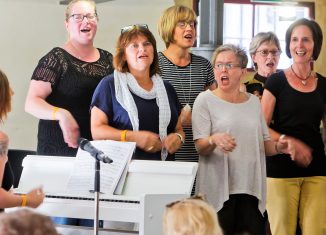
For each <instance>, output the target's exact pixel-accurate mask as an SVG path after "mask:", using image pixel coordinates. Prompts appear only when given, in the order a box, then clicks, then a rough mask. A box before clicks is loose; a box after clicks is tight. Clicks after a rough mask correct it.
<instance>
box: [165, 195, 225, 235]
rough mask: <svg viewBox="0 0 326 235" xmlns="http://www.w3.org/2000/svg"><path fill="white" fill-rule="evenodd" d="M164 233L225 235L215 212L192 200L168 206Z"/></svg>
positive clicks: (170, 234)
mask: <svg viewBox="0 0 326 235" xmlns="http://www.w3.org/2000/svg"><path fill="white" fill-rule="evenodd" d="M163 231H164V235H223V233H222V230H221V228H220V226H219V224H218V220H217V215H216V212H215V210H214V209H213V208H212V207H211V206H210V205H208V204H207V203H206V202H205V201H203V200H199V199H191V198H189V199H185V200H182V201H179V202H175V203H172V204H170V205H167V208H166V210H165V213H164V218H163Z"/></svg>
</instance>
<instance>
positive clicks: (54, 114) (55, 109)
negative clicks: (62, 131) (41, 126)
mask: <svg viewBox="0 0 326 235" xmlns="http://www.w3.org/2000/svg"><path fill="white" fill-rule="evenodd" d="M59 109H60V108H59V107H56V106H53V111H52V120H57V117H56V114H57V112H58V111H59Z"/></svg>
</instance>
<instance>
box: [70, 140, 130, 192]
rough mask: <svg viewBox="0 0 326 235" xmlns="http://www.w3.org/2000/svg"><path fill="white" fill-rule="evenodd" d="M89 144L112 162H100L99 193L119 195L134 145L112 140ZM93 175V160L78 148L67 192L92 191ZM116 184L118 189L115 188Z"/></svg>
mask: <svg viewBox="0 0 326 235" xmlns="http://www.w3.org/2000/svg"><path fill="white" fill-rule="evenodd" d="M91 143H92V145H93V146H94V147H95V148H98V149H99V150H101V151H102V152H104V153H105V154H106V155H107V156H109V157H110V158H111V159H112V160H113V163H111V164H106V163H103V162H101V171H100V176H101V179H100V190H101V192H102V193H105V194H113V193H118V194H119V193H121V190H122V188H123V184H124V181H125V177H126V174H125V173H124V172H126V171H127V166H128V163H129V162H130V160H131V157H132V155H133V152H134V150H135V147H136V143H134V142H120V141H113V140H96V141H91ZM94 175H95V159H94V158H93V157H92V156H91V155H90V154H89V153H88V152H86V151H84V150H82V149H80V148H79V149H78V151H77V155H76V161H75V165H74V169H73V171H72V174H71V176H70V178H69V180H68V185H67V191H68V192H89V191H90V190H94ZM118 183H119V187H117V186H118ZM116 188H118V190H116Z"/></svg>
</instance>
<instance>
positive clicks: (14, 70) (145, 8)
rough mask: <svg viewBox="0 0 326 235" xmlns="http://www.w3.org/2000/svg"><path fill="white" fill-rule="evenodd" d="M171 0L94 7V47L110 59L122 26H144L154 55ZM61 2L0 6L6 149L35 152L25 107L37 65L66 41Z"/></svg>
mask: <svg viewBox="0 0 326 235" xmlns="http://www.w3.org/2000/svg"><path fill="white" fill-rule="evenodd" d="M173 4H174V1H173V0H115V1H112V2H107V3H100V4H97V8H98V13H99V18H100V22H99V28H98V32H97V35H96V39H95V46H96V47H100V48H103V49H106V50H108V51H110V52H111V53H112V54H114V47H115V43H116V40H117V38H118V36H119V34H120V29H121V27H123V26H126V25H130V24H135V23H147V24H148V26H149V28H150V29H151V31H152V32H153V33H154V35H155V37H156V39H157V42H158V49H159V50H163V49H164V44H163V42H162V40H161V39H160V37H159V35H158V34H157V27H156V25H157V21H158V19H159V16H160V15H161V13H162V11H163V10H164V9H165V8H167V7H169V6H171V5H173ZM65 7H66V6H62V5H59V0H0V22H1V36H0V68H1V69H2V70H3V71H4V72H5V73H6V74H7V76H8V78H9V81H10V84H11V87H12V88H13V90H14V92H15V94H14V96H13V110H12V112H11V113H10V114H9V116H8V119H7V120H6V121H5V124H4V125H3V126H0V129H2V130H4V131H5V132H6V133H7V134H8V135H9V138H10V148H19V149H32V150H35V149H36V136H37V122H38V120H37V119H36V118H34V117H33V116H31V115H29V114H27V113H25V111H24V102H25V97H26V93H27V89H28V85H29V81H30V77H31V75H32V73H33V70H34V68H35V66H36V65H37V62H38V60H39V59H40V58H41V57H42V56H43V55H45V54H46V53H47V52H48V51H50V50H51V49H52V48H53V47H55V46H61V45H62V44H63V43H64V42H65V40H66V39H67V35H66V31H65V28H64V24H63V23H64V10H65Z"/></svg>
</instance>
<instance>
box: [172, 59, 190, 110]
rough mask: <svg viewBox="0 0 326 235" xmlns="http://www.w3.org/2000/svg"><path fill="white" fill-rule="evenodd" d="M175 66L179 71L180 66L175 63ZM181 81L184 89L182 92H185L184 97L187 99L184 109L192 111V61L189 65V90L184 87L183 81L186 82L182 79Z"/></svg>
mask: <svg viewBox="0 0 326 235" xmlns="http://www.w3.org/2000/svg"><path fill="white" fill-rule="evenodd" d="M175 68H176V70H177V71H178V68H177V66H176V65H175ZM177 74H179V73H177ZM179 77H180V78H181V76H180V75H179ZM180 83H181V89H182V94H183V99H184V101H185V103H186V104H185V106H184V107H183V109H184V110H185V111H188V112H189V111H191V106H190V104H189V103H190V96H191V61H190V65H189V90H188V91H186V89H185V88H184V87H183V85H184V84H183V83H184V81H182V80H181V81H180ZM187 92H188V99H187V96H186V94H187Z"/></svg>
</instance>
